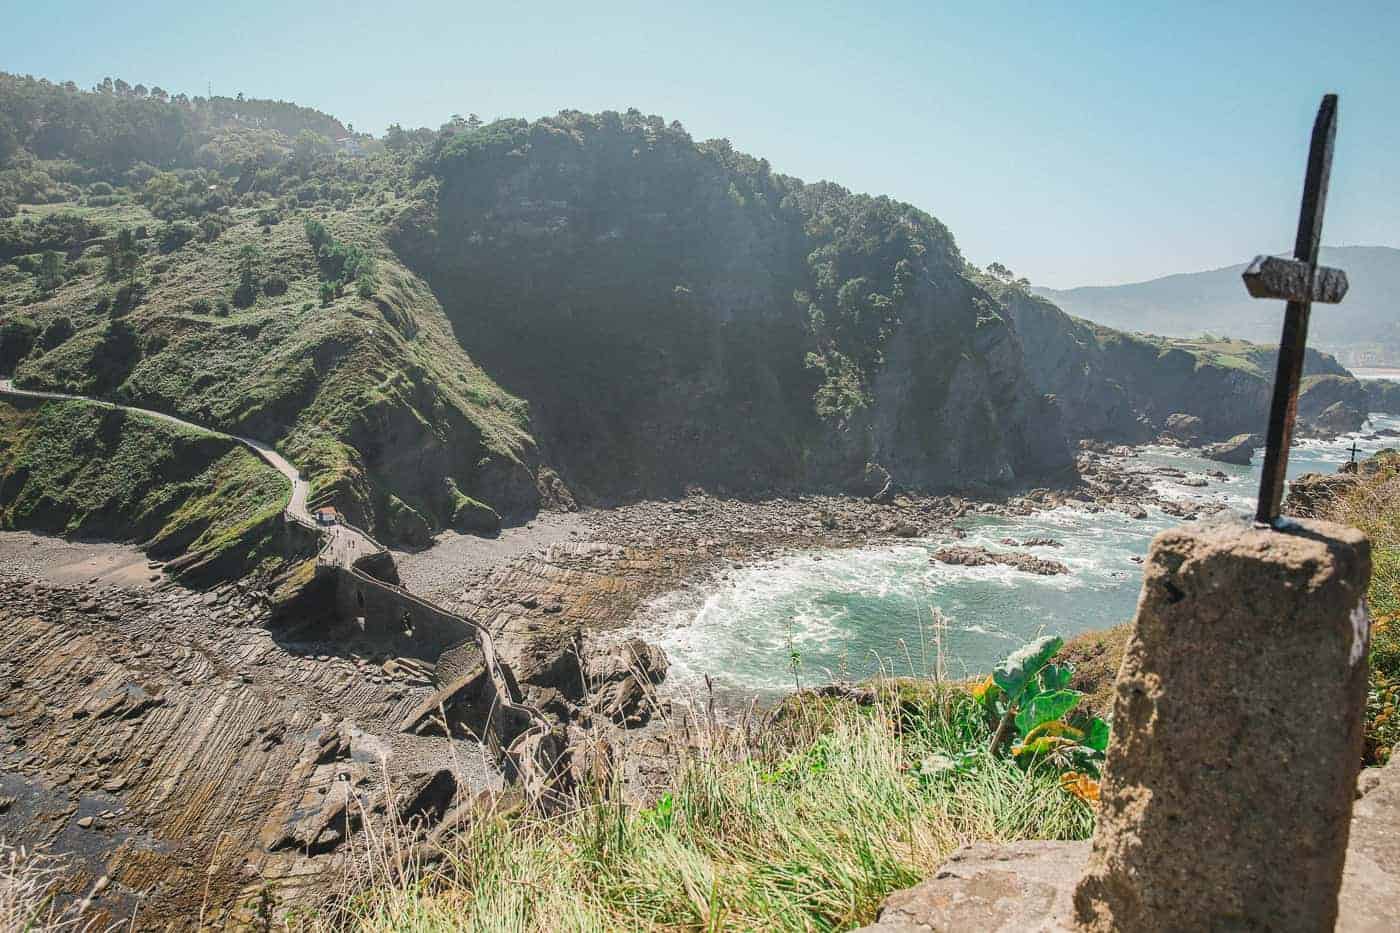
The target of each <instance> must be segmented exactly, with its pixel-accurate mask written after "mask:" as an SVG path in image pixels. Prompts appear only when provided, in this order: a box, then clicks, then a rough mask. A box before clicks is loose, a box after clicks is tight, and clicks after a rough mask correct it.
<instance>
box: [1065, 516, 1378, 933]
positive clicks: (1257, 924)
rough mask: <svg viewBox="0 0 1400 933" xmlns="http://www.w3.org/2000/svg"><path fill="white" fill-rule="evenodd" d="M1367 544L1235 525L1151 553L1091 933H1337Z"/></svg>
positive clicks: (1328, 530)
mask: <svg viewBox="0 0 1400 933" xmlns="http://www.w3.org/2000/svg"><path fill="white" fill-rule="evenodd" d="M1370 575H1371V554H1370V545H1369V543H1368V542H1367V541H1366V538H1365V537H1364V536H1363V535H1362V534H1361V533H1360V532H1358V531H1356V530H1355V529H1352V528H1346V527H1343V526H1340V525H1333V524H1330V523H1327V522H1315V521H1298V522H1293V523H1291V524H1290V525H1289V527H1288V529H1287V530H1286V531H1269V530H1261V529H1256V528H1255V527H1254V526H1253V525H1252V523H1247V522H1245V521H1243V520H1242V519H1239V518H1232V519H1229V520H1218V521H1213V522H1208V523H1202V524H1197V525H1188V526H1186V527H1183V528H1176V529H1173V530H1170V531H1165V532H1163V533H1162V534H1160V535H1158V536H1157V538H1156V540H1154V541H1153V543H1152V553H1151V555H1150V557H1149V559H1148V561H1147V565H1146V573H1145V576H1144V579H1143V588H1142V595H1141V597H1140V599H1139V602H1138V609H1137V618H1136V619H1135V621H1134V626H1133V629H1134V630H1133V634H1132V637H1131V639H1130V641H1129V642H1128V647H1127V652H1126V654H1125V655H1124V658H1123V666H1122V668H1121V670H1120V671H1119V674H1118V682H1117V688H1116V689H1117V696H1116V698H1115V706H1114V721H1113V739H1112V743H1111V745H1110V748H1109V752H1108V762H1107V766H1106V769H1105V774H1104V781H1103V787H1102V803H1101V806H1100V813H1099V822H1098V830H1097V832H1096V833H1095V836H1094V842H1093V849H1092V852H1091V854H1090V857H1089V862H1088V865H1087V867H1086V869H1085V873H1084V876H1083V878H1082V879H1081V880H1080V882H1079V885H1078V887H1077V889H1076V890H1075V896H1074V902H1075V914H1076V920H1077V923H1078V924H1079V925H1080V926H1081V927H1082V928H1084V929H1090V930H1135V931H1157V930H1208V929H1270V930H1310V931H1311V930H1331V929H1332V927H1333V925H1334V923H1335V921H1336V915H1337V891H1338V888H1339V887H1340V885H1341V879H1342V864H1343V860H1344V858H1345V855H1346V846H1347V833H1348V829H1349V823H1350V816H1351V806H1352V800H1353V798H1354V796H1355V790H1356V775H1357V770H1358V768H1359V767H1360V761H1361V728H1362V710H1363V708H1364V704H1365V696H1366V656H1367V648H1368V646H1369V620H1368V618H1367V615H1366V608H1365V602H1364V596H1365V593H1366V585H1367V582H1368V581H1369V579H1370Z"/></svg>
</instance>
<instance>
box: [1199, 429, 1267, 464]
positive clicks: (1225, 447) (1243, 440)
mask: <svg viewBox="0 0 1400 933" xmlns="http://www.w3.org/2000/svg"><path fill="white" fill-rule="evenodd" d="M1262 444H1263V439H1262V438H1260V436H1259V435H1258V434H1236V435H1235V436H1234V437H1232V438H1230V439H1229V440H1228V441H1221V442H1220V443H1218V444H1207V445H1206V446H1205V447H1204V448H1203V449H1202V450H1201V454H1202V456H1204V457H1205V458H1206V459H1207V460H1218V461H1220V462H1221V463H1234V464H1237V465H1239V466H1248V465H1249V461H1250V460H1251V459H1252V458H1253V457H1254V448H1256V447H1259V446H1260V445H1262Z"/></svg>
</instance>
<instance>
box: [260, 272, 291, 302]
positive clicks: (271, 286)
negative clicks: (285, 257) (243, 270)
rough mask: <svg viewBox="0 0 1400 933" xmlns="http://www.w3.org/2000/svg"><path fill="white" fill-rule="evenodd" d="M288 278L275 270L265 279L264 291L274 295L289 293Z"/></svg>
mask: <svg viewBox="0 0 1400 933" xmlns="http://www.w3.org/2000/svg"><path fill="white" fill-rule="evenodd" d="M287 287H288V286H287V280H286V278H285V277H283V276H282V275H281V274H280V273H277V272H274V273H272V275H269V276H268V277H267V278H266V279H264V280H263V291H264V292H266V293H267V294H269V295H271V296H272V297H274V298H275V297H277V296H278V295H285V294H286V293H287Z"/></svg>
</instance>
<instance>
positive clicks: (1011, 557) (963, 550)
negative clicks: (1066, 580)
mask: <svg viewBox="0 0 1400 933" xmlns="http://www.w3.org/2000/svg"><path fill="white" fill-rule="evenodd" d="M931 560H936V561H938V562H939V563H943V564H956V565H958V566H962V567H986V566H989V565H991V564H1003V565H1005V566H1007V567H1015V568H1016V569H1017V570H1024V571H1025V572H1026V573H1034V574H1039V575H1041V576H1047V577H1049V576H1054V575H1056V574H1061V573H1069V567H1067V566H1065V565H1064V564H1062V563H1060V562H1059V561H1057V560H1047V559H1045V558H1042V557H1036V556H1035V555H1033V554H1015V553H1013V554H1003V553H997V552H994V551H989V550H987V549H986V548H981V547H962V546H955V547H945V548H939V549H938V550H937V551H934V552H933V557H932V558H931Z"/></svg>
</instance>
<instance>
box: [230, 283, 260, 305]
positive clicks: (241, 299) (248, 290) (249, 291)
mask: <svg viewBox="0 0 1400 933" xmlns="http://www.w3.org/2000/svg"><path fill="white" fill-rule="evenodd" d="M257 300H258V292H257V289H255V288H254V287H253V286H252V285H249V284H248V283H247V282H240V283H239V284H238V286H237V287H236V288H234V290H233V306H234V307H235V308H251V307H252V306H253V302H255V301H257Z"/></svg>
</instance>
